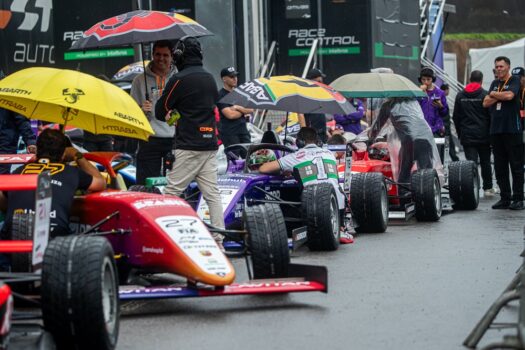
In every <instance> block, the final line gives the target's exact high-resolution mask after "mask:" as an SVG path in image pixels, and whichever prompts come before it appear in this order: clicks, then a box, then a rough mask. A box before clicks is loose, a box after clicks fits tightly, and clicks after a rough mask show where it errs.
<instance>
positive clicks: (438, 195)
mask: <svg viewBox="0 0 525 350" xmlns="http://www.w3.org/2000/svg"><path fill="white" fill-rule="evenodd" d="M434 203H435V205H436V213H437V215H438V216H441V187H440V186H439V179H438V178H437V177H435V178H434Z"/></svg>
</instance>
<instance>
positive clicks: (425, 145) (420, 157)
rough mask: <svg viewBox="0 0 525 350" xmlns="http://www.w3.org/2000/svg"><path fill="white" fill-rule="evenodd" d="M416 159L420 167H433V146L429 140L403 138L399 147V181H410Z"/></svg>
mask: <svg viewBox="0 0 525 350" xmlns="http://www.w3.org/2000/svg"><path fill="white" fill-rule="evenodd" d="M414 161H415V162H416V163H417V168H418V169H432V168H433V162H432V146H431V145H430V143H429V142H428V140H423V139H419V140H412V139H410V138H409V137H405V138H402V139H401V148H400V149H399V177H398V182H399V183H410V177H411V170H412V166H413V165H414Z"/></svg>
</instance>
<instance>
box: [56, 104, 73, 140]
mask: <svg viewBox="0 0 525 350" xmlns="http://www.w3.org/2000/svg"><path fill="white" fill-rule="evenodd" d="M70 109H71V108H69V107H66V109H64V112H63V113H62V119H64V124H61V125H59V126H58V130H60V132H61V133H62V134H65V133H66V124H67V116H68V115H69V110H70Z"/></svg>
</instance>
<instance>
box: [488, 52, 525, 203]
mask: <svg viewBox="0 0 525 350" xmlns="http://www.w3.org/2000/svg"><path fill="white" fill-rule="evenodd" d="M494 68H495V69H496V73H497V75H498V79H495V80H494V81H493V82H492V84H491V85H490V88H489V93H488V95H487V96H485V98H484V99H483V107H485V108H488V109H489V111H490V117H491V119H490V138H491V143H492V149H493V154H494V170H495V172H496V180H497V182H498V186H499V189H500V194H501V199H500V200H499V201H498V202H496V203H495V204H494V205H493V206H492V209H513V210H522V209H525V206H524V205H523V182H524V178H523V125H522V122H521V118H520V108H519V103H520V98H519V92H520V79H519V78H518V77H517V76H514V75H512V74H511V73H510V59H509V58H508V57H505V56H499V57H496V59H495V60H494ZM509 168H510V172H511V174H512V188H511V185H510V179H509Z"/></svg>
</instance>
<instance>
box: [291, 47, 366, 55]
mask: <svg viewBox="0 0 525 350" xmlns="http://www.w3.org/2000/svg"><path fill="white" fill-rule="evenodd" d="M309 53H310V48H308V47H305V48H304V49H290V50H288V56H308V54H309ZM317 53H318V54H320V55H324V56H326V55H359V54H360V53H361V48H360V47H359V46H340V47H322V48H320V49H318V50H317Z"/></svg>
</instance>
